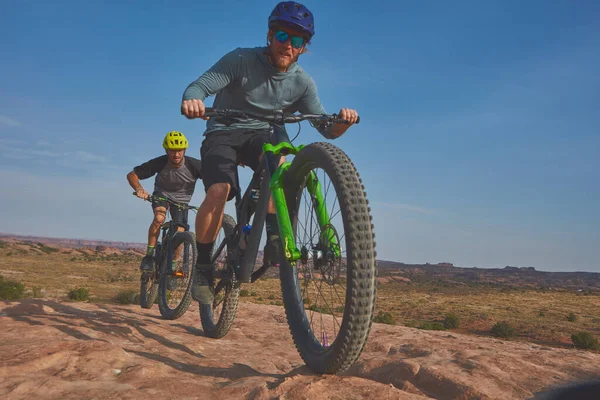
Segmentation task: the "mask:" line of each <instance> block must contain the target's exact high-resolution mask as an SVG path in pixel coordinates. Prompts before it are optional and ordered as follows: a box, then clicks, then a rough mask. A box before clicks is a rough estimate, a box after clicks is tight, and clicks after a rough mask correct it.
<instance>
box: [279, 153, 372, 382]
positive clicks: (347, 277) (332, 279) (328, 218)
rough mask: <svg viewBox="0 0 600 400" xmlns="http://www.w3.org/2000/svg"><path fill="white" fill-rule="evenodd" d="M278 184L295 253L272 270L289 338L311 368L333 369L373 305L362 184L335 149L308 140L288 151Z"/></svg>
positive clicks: (352, 353)
mask: <svg viewBox="0 0 600 400" xmlns="http://www.w3.org/2000/svg"><path fill="white" fill-rule="evenodd" d="M284 190H285V196H286V201H287V205H288V210H289V211H288V212H289V215H290V219H291V222H292V228H293V231H294V237H295V242H296V246H297V248H298V249H299V250H300V253H301V259H300V260H298V261H296V262H293V263H290V262H288V261H287V260H285V258H284V259H282V260H281V261H282V265H281V267H280V268H279V271H280V280H281V289H282V295H283V304H284V307H285V312H286V316H287V320H288V324H289V327H290V331H291V334H292V338H293V340H294V343H295V345H296V348H297V350H298V352H299V353H300V356H301V357H302V359H303V360H304V362H305V363H306V365H307V366H308V367H309V368H310V369H311V370H312V371H314V372H316V373H324V374H338V373H341V372H344V371H345V370H347V369H348V368H349V367H350V366H351V365H352V364H353V363H354V362H355V361H356V360H357V359H358V357H359V356H360V354H361V352H362V350H363V348H364V346H365V343H366V341H367V338H368V336H369V331H370V328H371V324H372V316H373V310H374V307H375V287H376V286H375V275H376V267H375V256H376V253H375V241H374V233H373V224H372V217H371V213H370V208H369V205H368V201H367V197H366V193H365V190H364V186H363V184H362V182H361V179H360V176H359V174H358V172H357V171H356V169H355V167H354V165H353V163H352V161H351V160H350V159H349V158H348V156H347V155H346V154H345V153H344V152H343V151H342V150H340V149H339V148H338V147H336V146H334V145H332V144H330V143H313V144H311V145H308V146H306V147H305V148H303V149H302V150H301V151H300V152H298V153H297V154H296V156H295V157H294V160H293V161H292V164H291V165H290V168H289V169H288V171H287V172H286V174H285V177H284ZM316 192H320V193H321V195H316Z"/></svg>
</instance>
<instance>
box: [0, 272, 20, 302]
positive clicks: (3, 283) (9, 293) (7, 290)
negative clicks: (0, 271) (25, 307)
mask: <svg viewBox="0 0 600 400" xmlns="http://www.w3.org/2000/svg"><path fill="white" fill-rule="evenodd" d="M24 293H25V285H23V284H22V283H19V282H16V281H11V280H7V279H4V277H3V276H1V275H0V300H18V299H20V298H22V297H23V294H24Z"/></svg>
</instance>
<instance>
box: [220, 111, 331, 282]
mask: <svg viewBox="0 0 600 400" xmlns="http://www.w3.org/2000/svg"><path fill="white" fill-rule="evenodd" d="M280 115H283V114H282V113H281V112H280ZM271 126H272V129H273V132H272V138H273V139H272V140H271V141H272V142H274V144H272V143H265V144H264V145H263V153H262V158H261V161H260V163H259V166H258V168H257V169H256V171H255V172H254V174H253V176H252V179H251V181H250V183H249V184H248V186H247V188H246V191H245V192H244V195H243V196H240V193H239V191H238V192H237V193H236V217H237V218H236V220H237V226H236V231H235V234H234V235H232V237H229V238H226V239H225V240H224V241H223V242H222V243H221V244H220V246H219V248H218V249H217V251H215V253H214V255H213V258H212V260H211V261H212V262H213V263H214V262H215V261H216V259H217V258H218V257H219V255H220V253H221V252H222V250H223V248H224V247H225V245H228V246H233V248H234V249H235V251H236V254H235V264H234V272H235V275H236V279H237V280H238V281H240V282H244V283H248V282H251V281H252V280H251V275H252V272H253V270H254V266H255V263H256V257H257V255H258V245H259V242H260V237H261V235H262V230H263V227H264V223H265V219H266V214H267V208H268V203H269V202H268V200H269V197H270V196H271V195H272V196H273V202H274V206H275V213H276V215H277V223H278V227H279V232H280V237H281V241H282V246H283V250H284V254H285V257H286V259H287V260H288V261H289V262H291V263H295V262H296V261H298V260H299V259H301V257H302V254H301V252H300V250H299V249H298V247H297V246H296V241H295V238H294V232H293V227H292V222H291V220H290V216H289V210H288V206H287V201H286V199H285V193H284V177H285V174H286V172H287V170H288V169H289V167H290V165H291V162H289V161H288V162H284V163H282V164H281V165H278V164H279V161H280V158H281V156H282V155H287V154H294V155H295V154H296V153H298V152H299V151H300V150H302V148H303V147H304V145H299V146H294V145H292V144H291V142H290V140H289V137H288V134H287V131H286V129H285V124H284V123H283V120H281V121H280V122H279V123H278V122H273V123H271ZM236 184H237V185H238V187H239V182H236ZM306 186H307V189H308V192H309V193H310V195H311V198H312V201H313V207H314V208H315V210H316V212H317V220H318V223H319V225H320V227H321V229H323V230H324V232H325V234H326V238H327V241H328V244H329V248H332V249H333V251H334V254H335V256H337V257H339V256H340V254H341V249H340V247H339V245H338V243H337V238H336V236H335V231H334V230H333V229H329V228H327V225H329V224H330V217H329V214H328V212H327V207H326V204H325V200H324V196H323V192H322V187H321V183H320V182H319V180H318V178H317V176H316V174H315V173H314V172H311V174H310V175H309V176H308V178H307V182H306ZM257 191H258V193H259V195H258V201H257V202H256V204H255V205H254V204H253V202H254V196H253V194H254V193H256V192H257ZM253 206H254V207H253ZM252 215H254V219H253V222H252V226H251V230H250V233H249V234H247V233H245V232H244V227H246V226H247V224H248V223H249V221H250V218H251V217H252ZM245 235H248V237H247V238H244V236H245ZM243 240H246V242H247V243H249V244H250V246H249V247H246V248H245V251H243V254H240V252H239V251H238V249H240V244H241V243H242V241H243ZM230 248H231V247H230ZM240 259H241V263H240Z"/></svg>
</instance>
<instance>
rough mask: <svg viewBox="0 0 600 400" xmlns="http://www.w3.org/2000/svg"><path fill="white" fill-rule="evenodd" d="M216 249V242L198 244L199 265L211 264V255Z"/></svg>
mask: <svg viewBox="0 0 600 400" xmlns="http://www.w3.org/2000/svg"><path fill="white" fill-rule="evenodd" d="M213 247H215V242H211V243H200V242H196V249H198V261H196V263H197V264H210V255H211V253H212V251H213Z"/></svg>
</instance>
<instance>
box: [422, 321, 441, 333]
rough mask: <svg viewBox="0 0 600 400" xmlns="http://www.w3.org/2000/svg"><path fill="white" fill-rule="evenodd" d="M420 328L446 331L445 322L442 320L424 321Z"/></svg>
mask: <svg viewBox="0 0 600 400" xmlns="http://www.w3.org/2000/svg"><path fill="white" fill-rule="evenodd" d="M419 329H424V330H426V331H445V330H446V327H445V326H444V324H443V323H442V322H439V321H433V322H429V321H427V322H423V323H422V324H421V325H420V326H419Z"/></svg>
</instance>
